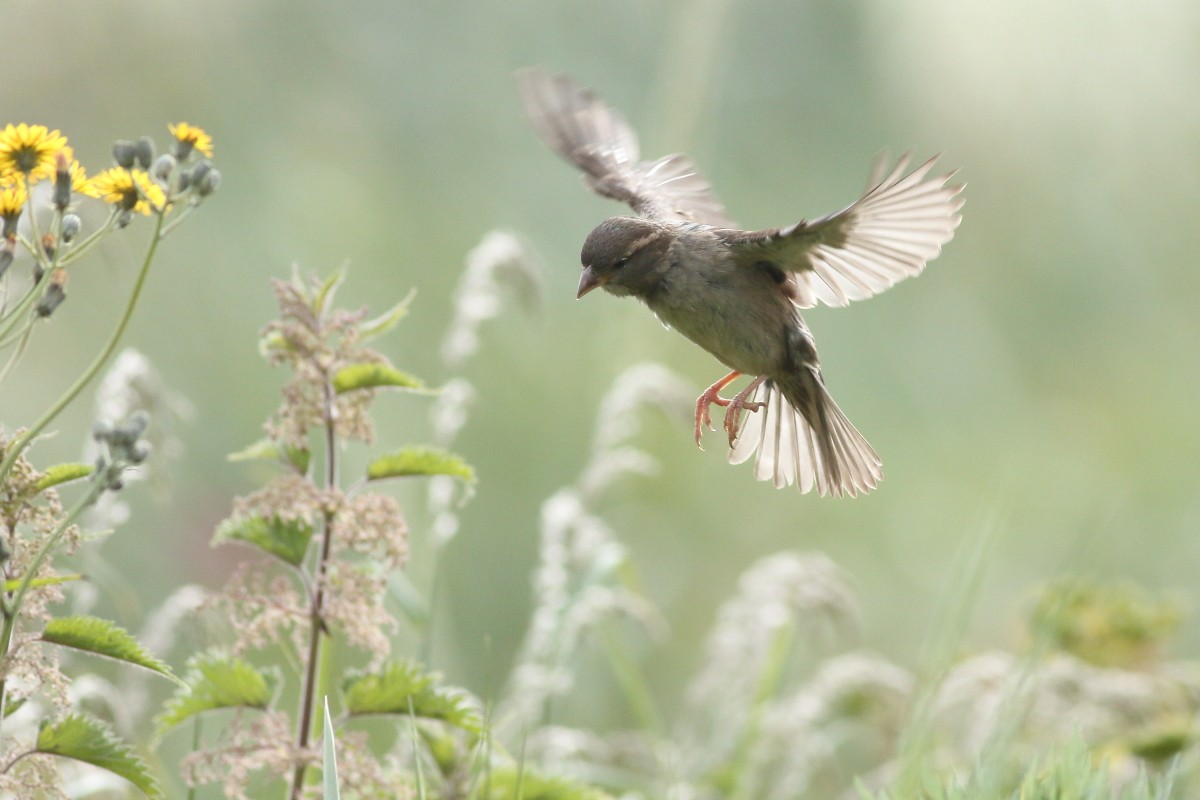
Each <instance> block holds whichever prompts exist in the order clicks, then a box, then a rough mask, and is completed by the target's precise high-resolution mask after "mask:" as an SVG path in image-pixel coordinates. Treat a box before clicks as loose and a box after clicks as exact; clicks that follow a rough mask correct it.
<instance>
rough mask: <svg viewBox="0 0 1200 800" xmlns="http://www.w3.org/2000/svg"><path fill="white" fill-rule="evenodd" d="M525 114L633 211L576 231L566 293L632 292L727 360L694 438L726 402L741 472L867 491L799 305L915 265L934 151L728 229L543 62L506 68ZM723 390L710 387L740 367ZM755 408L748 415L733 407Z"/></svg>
mask: <svg viewBox="0 0 1200 800" xmlns="http://www.w3.org/2000/svg"><path fill="white" fill-rule="evenodd" d="M517 83H518V87H519V90H520V94H521V100H522V104H523V106H524V110H525V114H526V116H527V117H528V118H529V121H530V123H531V124H532V125H533V127H534V129H535V130H536V131H537V133H538V135H539V136H541V138H542V139H543V140H544V141H545V142H546V144H547V145H549V146H550V147H551V148H552V149H553V150H554V151H555V152H557V153H558V154H559V155H561V156H562V157H563V158H565V159H566V160H567V161H569V162H570V163H572V164H574V165H575V166H577V167H578V168H579V169H581V170H583V172H584V180H585V182H586V183H587V185H588V186H589V187H590V188H591V189H592V190H593V191H594V192H596V193H597V194H599V195H602V196H604V197H609V198H612V199H614V200H620V201H622V202H625V203H627V204H628V205H629V206H630V207H632V208H633V210H634V211H635V212H636V213H637V216H636V217H611V218H609V219H606V220H604V221H603V222H601V223H600V224H599V225H598V226H596V228H595V230H593V231H592V232H591V233H590V234H589V235H588V237H587V240H586V241H585V242H584V244H583V252H582V255H581V260H582V262H583V274H582V275H581V276H580V278H579V290H578V294H577V297H583V296H584V295H585V294H587V293H588V292H590V291H592V290H593V289H595V288H597V287H599V288H602V289H604V290H605V291H606V292H608V293H609V294H613V295H617V296H629V295H631V296H633V297H636V298H638V299H639V300H641V301H642V302H643V303H645V304H646V305H647V306H649V307H650V309H651V310H652V311H653V312H654V313H655V314H656V315H657V316H658V318H659V319H660V320H661V321H662V322H663V323H664V324H665V325H667V326H668V327H671V328H674V329H675V330H677V331H679V332H680V333H682V334H683V335H684V336H686V337H687V338H689V339H691V340H692V341H693V342H695V343H696V344H698V345H700V346H701V347H703V348H704V349H705V350H707V351H708V352H709V353H711V354H712V355H714V356H716V358H717V359H718V360H719V361H721V362H722V363H723V364H725V366H727V367H728V368H729V369H730V370H731V371H730V373H729V374H728V375H726V376H725V377H723V378H721V379H720V380H719V381H717V382H716V383H714V384H713V385H712V386H710V387H708V389H706V390H705V391H704V393H703V394H701V395H700V397H699V398H698V399H697V401H696V419H695V437H696V444H700V439H701V435H702V433H703V429H704V427H706V426H708V427H710V428H711V425H712V423H711V420H710V416H709V408H710V406H711V405H712V404H713V403H716V404H717V405H719V406H724V407H725V408H726V411H725V420H724V428H725V432H726V434H727V435H728V439H729V447H730V451H729V460H730V462H732V463H735V464H736V463H741V462H743V461H745V460H747V459H748V458H750V456H751V455H754V453H755V452H756V451H757V454H758V455H757V459H756V460H755V468H754V476H755V478H757V479H759V480H766V479H767V478H770V479H771V480H773V482H774V484H775V486H777V487H779V486H786V485H789V484H792V483H794V484H796V486H797V487H798V488H799V489H800V491H802V492H808V491H810V490H811V489H813V488H816V490H817V491H818V492H819V493H820V494H823V495H826V494H833V495H842V494H849V495H851V496H853V495H856V494H858V493H859V492H868V491H870V490H871V489H874V488H875V487H876V485H878V482H879V480H880V478H882V477H883V472H882V470H881V469H880V467H881V464H882V462H881V461H880V460H879V456H878V455H876V453H875V450H874V449H872V447H871V445H869V444H868V443H867V440H866V439H865V438H863V436H862V434H860V433H859V432H858V431H857V430H856V429H855V427H854V426H853V425H852V424H850V420H848V419H846V416H845V415H844V414H843V413H842V411H841V409H839V408H838V407H837V404H836V403H834V402H833V398H832V397H830V396H829V393H828V392H827V391H826V389H825V381H824V379H823V378H822V376H821V366H820V361H819V360H818V358H817V350H816V347H815V346H814V344H813V338H812V334H811V333H809V330H808V326H807V325H805V324H804V320H803V319H802V318H801V316H800V311H799V310H800V309H802V308H810V307H812V306H815V305H816V304H817V303H818V302H821V303H825V304H826V305H829V306H844V305H847V304H848V303H849V302H850V301H851V300H861V299H863V298H866V297H871V296H873V295H875V294H878V293H879V292H882V291H884V290H885V289H887V288H888V287H890V286H891V285H892V284H894V283H896V282H897V281H900V280H903V279H904V278H907V277H909V276H912V275H917V274H918V273H920V272H921V270H922V269H924V267H925V263H926V262H927V261H929V260H930V259H932V258H934V257H935V256H937V254H938V253H939V252H941V249H942V245H944V244H946V242H948V241H950V239H951V237H952V236H953V235H954V229H955V228H956V227H958V223H959V220H960V216H959V213H958V212H959V209H961V208H962V204H963V200H962V198H961V197H960V196H959V192H960V191H962V186H961V185H949V184H948V182H949V180H950V178H951V177H953V173H951V174H947V175H940V176H936V177H927V176H928V175H929V172H930V170H931V169H932V168H933V165H934V162H935V161H936V160H937V157H936V156H935V157H934V158H931V159H929V160H928V161H926V162H925V163H923V164H921V165H920V166H918V167H916V168H915V169H913V170H911V171H909V159H908V157H907V156H904V157H902V158H901V159H900V162H899V163H898V164H897V165H896V166H895V167H894V168H892V169H891V170H890V171H886V170H885V169H884V166H885V165H884V164H883V163H882V162H878V163H877V164H876V168H875V170H874V174H873V175H872V178H871V180H870V182H869V184H868V189H867V191H866V193H865V194H864V195H863V196H862V197H861V198H859V199H858V201H856V202H855V203H853V204H852V205H850V206H849V207H848V208H846V209H845V210H843V211H839V212H837V213H836V214H831V215H829V216H826V217H821V218H820V219H817V220H813V221H811V222H809V221H804V220H801V221H800V222H797V223H795V224H792V225H788V226H787V227H783V228H772V229H768V230H761V231H744V230H740V229H738V228H737V227H736V226H735V225H734V224H733V222H731V221H730V220H729V218H728V217H727V216H726V215H725V210H724V208H723V207H722V205H721V203H720V201H718V200H717V198H716V195H715V194H714V193H713V191H712V188H711V187H710V186H709V183H708V181H707V179H705V178H704V177H703V176H702V175H701V174H700V172H698V171H697V169H696V167H695V166H694V165H693V163H692V161H691V160H690V159H689V158H687V157H686V156H682V155H670V156H666V157H664V158H660V159H658V160H657V161H639V156H638V143H637V137H636V135H635V134H634V132H633V129H632V128H631V127H630V126H629V124H628V123H627V122H626V121H625V120H624V118H623V117H622V116H621V115H620V114H619V113H617V112H616V111H614V110H613V109H611V108H609V107H608V106H607V105H605V104H604V102H603V101H601V100H600V99H599V98H597V97H596V95H595V94H593V93H592V92H591V91H590V90H588V89H585V88H583V87H581V86H579V85H577V84H576V83H575V82H574V81H572V80H571V79H570V78H568V77H566V76H564V75H555V74H551V73H549V72H546V71H544V70H542V69H527V70H522V71H521V72H519V73H518V74H517ZM743 374H744V375H749V376H752V377H753V380H752V381H751V382H750V384H749V385H748V386H747V387H746V388H745V389H743V390H742V391H740V392H738V393H737V394H736V395H735V396H734V397H732V398H730V399H726V398H724V397H722V396H721V395H720V392H721V390H722V389H724V388H725V387H726V386H727V385H728V384H730V383H732V382H733V381H734V380H735V379H736V378H737V377H738V376H739V375H743ZM746 412H750V413H758V418H757V419H753V418H747V420H746V424H745V425H744V426H743V425H742V416H743V414H744V413H746Z"/></svg>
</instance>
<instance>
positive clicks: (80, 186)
mask: <svg viewBox="0 0 1200 800" xmlns="http://www.w3.org/2000/svg"><path fill="white" fill-rule="evenodd" d="M62 154H63V158H65V159H66V161H67V165H68V166H67V171H68V172H70V174H71V191H72V192H74V193H75V194H81V195H83V196H85V197H99V196H100V193H99V192H98V191H96V188H95V187H94V186H92V182H91V181H89V180H88V176H87V172H86V171H85V170H84V168H83V165H82V164H80V163H79V162H78V161H76V160H75V151H73V150H72V149H71V148H70V147H64V148H63V149H62Z"/></svg>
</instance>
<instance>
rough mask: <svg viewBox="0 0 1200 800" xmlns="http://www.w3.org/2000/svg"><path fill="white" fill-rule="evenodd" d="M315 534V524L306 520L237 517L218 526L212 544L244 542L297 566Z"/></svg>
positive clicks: (302, 559)
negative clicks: (310, 523)
mask: <svg viewBox="0 0 1200 800" xmlns="http://www.w3.org/2000/svg"><path fill="white" fill-rule="evenodd" d="M312 536H313V526H312V525H309V524H308V523H307V522H304V521H303V520H299V519H288V520H284V519H280V518H279V517H271V518H270V519H268V518H266V517H257V516H256V517H237V516H234V517H229V518H228V519H226V520H225V521H224V522H222V523H221V524H220V525H218V526H217V532H216V533H215V534H213V544H219V543H220V542H226V541H232V542H244V543H245V544H249V545H253V546H254V547H257V548H258V549H260V550H263V551H265V552H267V553H270V554H271V555H273V556H275V557H276V558H278V559H280V560H282V561H284V562H286V563H288V564H291V565H292V566H293V567H297V566H300V562H302V561H304V554H305V553H306V552H308V543H309V542H310V541H311V540H312Z"/></svg>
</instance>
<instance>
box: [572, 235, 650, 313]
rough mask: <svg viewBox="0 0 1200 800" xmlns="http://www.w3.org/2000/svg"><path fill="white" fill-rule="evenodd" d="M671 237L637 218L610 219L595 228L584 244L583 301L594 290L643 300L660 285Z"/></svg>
mask: <svg viewBox="0 0 1200 800" xmlns="http://www.w3.org/2000/svg"><path fill="white" fill-rule="evenodd" d="M672 238H673V236H672V233H671V231H670V229H669V228H667V227H665V226H663V225H661V224H659V223H657V222H652V221H650V220H646V219H640V218H637V217H611V218H609V219H606V220H604V222H601V223H600V224H599V225H597V226H596V228H595V230H593V231H592V232H591V233H590V234H588V237H587V241H585V242H584V243H583V252H582V253H581V254H580V257H579V258H580V261H582V262H583V274H582V275H580V276H579V292H578V294H577V295H576V297H583V296H584V295H585V294H587V293H588V292H590V291H591V290H592V289H595V288H596V287H598V286H599V287H603V289H604V290H605V291H606V292H608V293H610V294H615V295H628V294H631V295H634V296H635V297H642V298H644V297H646V296H648V295H649V294H651V293H652V292H653V291H654V290H655V289H656V288H657V287H658V285H659V282H660V281H661V279H662V273H663V272H664V271H665V270H666V267H667V263H666V254H667V249H668V248H669V247H670V246H671V240H672Z"/></svg>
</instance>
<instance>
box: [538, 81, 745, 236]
mask: <svg viewBox="0 0 1200 800" xmlns="http://www.w3.org/2000/svg"><path fill="white" fill-rule="evenodd" d="M517 87H518V89H519V91H520V94H521V104H522V106H523V107H524V109H525V116H526V117H528V118H529V122H530V124H532V125H533V128H534V130H536V131H537V133H538V135H539V136H541V137H542V140H543V141H544V142H545V143H546V144H547V145H549V146H550V148H551V149H553V150H554V151H555V152H556V153H558V154H559V155H560V156H562V157H563V158H565V159H566V160H567V161H569V162H571V163H572V164H574V165H575V166H577V167H579V168H580V169H581V170H583V172H584V175H585V179H586V181H587V184H588V186H590V187H591V188H592V190H593V191H595V192H596V193H597V194H599V195H602V196H604V197H610V198H612V199H614V200H620V201H621V202H623V203H627V204H629V206H630V207H631V208H632V209H633V210H634V211H636V212H637V213H638V214H640V215H641V216H643V217H651V218H656V219H662V218H676V219H683V220H688V221H691V222H700V223H703V224H705V225H715V226H719V227H727V226H732V224H733V223H732V222H730V221H729V219H728V218H727V217H726V216H725V209H724V208H723V207H722V206H721V203H720V201H719V200H717V198H716V195H715V194H713V191H712V187H711V186H710V185H709V183H708V180H707V179H706V178H705V177H704V176H703V175H701V174H700V172H699V171H698V170H697V169H696V167H695V165H694V164H693V163H692V161H691V159H689V158H688V157H686V156H682V155H671V156H666V157H664V158H660V159H658V160H657V161H646V162H639V161H638V141H637V134H635V133H634V132H633V128H631V127H630V126H629V123H627V122H626V121H625V118H624V117H622V116H621V115H620V114H619V113H618V112H617V111H615V110H614V109H612V108H610V107H609V106H608V105H606V104H605V103H604V101H603V100H601V99H600V98H599V97H597V96H596V95H595V93H593V92H592V91H591V90H590V89H586V88H584V87H582V86H580V85H578V84H577V83H575V82H574V81H573V80H571V78H569V77H567V76H566V75H556V74H553V73H550V72H547V71H545V70H543V69H538V68H531V69H524V70H521V71H519V72H518V73H517Z"/></svg>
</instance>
